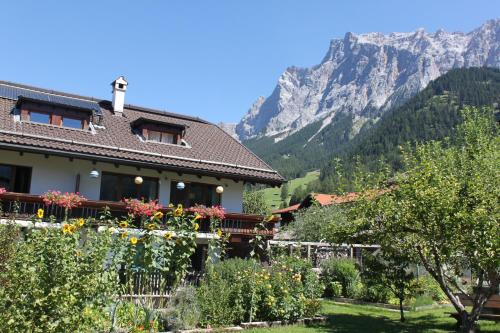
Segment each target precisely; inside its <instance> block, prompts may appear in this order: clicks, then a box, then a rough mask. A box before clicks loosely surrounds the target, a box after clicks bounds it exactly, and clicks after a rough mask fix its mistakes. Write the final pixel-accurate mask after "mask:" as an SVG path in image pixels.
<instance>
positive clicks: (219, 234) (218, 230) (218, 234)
mask: <svg viewBox="0 0 500 333" xmlns="http://www.w3.org/2000/svg"><path fill="white" fill-rule="evenodd" d="M217 236H219V237H221V236H222V230H221V229H220V228H219V229H217Z"/></svg>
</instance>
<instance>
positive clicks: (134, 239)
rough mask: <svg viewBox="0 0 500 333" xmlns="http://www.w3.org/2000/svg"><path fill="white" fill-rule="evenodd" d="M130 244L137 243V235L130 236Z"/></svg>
mask: <svg viewBox="0 0 500 333" xmlns="http://www.w3.org/2000/svg"><path fill="white" fill-rule="evenodd" d="M130 244H132V245H135V244H137V237H130Z"/></svg>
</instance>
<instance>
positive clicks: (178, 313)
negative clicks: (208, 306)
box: [160, 286, 201, 331]
mask: <svg viewBox="0 0 500 333" xmlns="http://www.w3.org/2000/svg"><path fill="white" fill-rule="evenodd" d="M200 315H201V314H200V307H199V305H198V299H197V297H196V288H194V287H192V286H187V287H183V288H179V289H177V290H176V291H175V292H174V293H173V294H172V295H171V297H170V299H169V300H168V303H167V307H166V308H165V309H164V310H161V311H160V319H161V321H162V324H163V328H164V330H166V331H178V330H187V329H193V328H195V327H196V326H197V325H198V323H199V321H200Z"/></svg>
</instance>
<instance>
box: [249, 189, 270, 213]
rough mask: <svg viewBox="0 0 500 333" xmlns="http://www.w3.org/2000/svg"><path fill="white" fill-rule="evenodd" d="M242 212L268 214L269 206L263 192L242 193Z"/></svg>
mask: <svg viewBox="0 0 500 333" xmlns="http://www.w3.org/2000/svg"><path fill="white" fill-rule="evenodd" d="M243 213H245V214H259V215H268V214H269V207H268V206H267V203H266V199H265V198H264V192H262V191H245V192H244V193H243Z"/></svg>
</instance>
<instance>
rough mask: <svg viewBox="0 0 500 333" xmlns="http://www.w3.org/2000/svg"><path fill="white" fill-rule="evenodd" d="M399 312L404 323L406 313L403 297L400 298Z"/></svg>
mask: <svg viewBox="0 0 500 333" xmlns="http://www.w3.org/2000/svg"><path fill="white" fill-rule="evenodd" d="M399 314H400V319H399V320H400V321H401V322H402V323H404V322H405V313H404V311H403V299H402V298H400V299H399Z"/></svg>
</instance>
